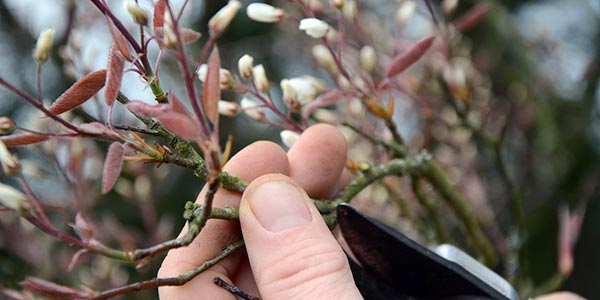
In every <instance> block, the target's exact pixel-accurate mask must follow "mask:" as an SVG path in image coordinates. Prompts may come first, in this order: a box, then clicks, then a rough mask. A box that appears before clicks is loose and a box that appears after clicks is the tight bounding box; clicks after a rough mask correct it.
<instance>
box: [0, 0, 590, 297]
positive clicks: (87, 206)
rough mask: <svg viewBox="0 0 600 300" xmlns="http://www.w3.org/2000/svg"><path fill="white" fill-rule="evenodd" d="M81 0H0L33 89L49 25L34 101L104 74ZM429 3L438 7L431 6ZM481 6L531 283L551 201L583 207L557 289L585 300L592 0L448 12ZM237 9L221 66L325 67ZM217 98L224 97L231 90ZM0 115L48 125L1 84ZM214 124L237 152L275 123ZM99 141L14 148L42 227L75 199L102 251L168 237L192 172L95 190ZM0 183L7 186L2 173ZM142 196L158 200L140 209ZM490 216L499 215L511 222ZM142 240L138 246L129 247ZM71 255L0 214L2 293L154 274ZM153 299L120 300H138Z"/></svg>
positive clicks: (414, 29) (163, 171) (478, 40)
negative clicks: (509, 106) (105, 246)
mask: <svg viewBox="0 0 600 300" xmlns="http://www.w3.org/2000/svg"><path fill="white" fill-rule="evenodd" d="M87 2H88V1H82V0H77V1H76V0H46V1H37V0H0V74H1V75H2V76H3V77H4V78H5V79H6V80H7V81H9V82H11V83H13V84H14V85H16V86H18V87H20V88H22V89H23V90H25V91H27V92H29V93H31V94H35V89H36V88H35V86H36V83H35V82H36V81H35V74H36V63H35V61H34V60H33V59H32V58H31V51H32V49H33V47H34V45H35V41H36V38H37V35H38V34H39V33H40V32H41V31H42V30H43V29H44V28H46V27H49V26H52V27H54V28H55V30H56V33H55V38H54V48H53V49H54V51H53V55H52V58H51V59H50V60H49V62H48V63H46V65H45V66H44V68H43V73H42V76H43V86H42V88H43V95H44V98H45V99H48V100H49V101H50V100H52V99H55V98H56V97H57V96H58V95H60V94H61V93H62V92H63V91H64V90H65V89H66V88H68V87H69V86H70V85H71V84H72V83H73V82H74V80H75V79H76V78H79V77H81V76H82V75H83V74H86V73H88V72H90V71H92V70H97V69H101V68H104V67H105V65H106V57H107V53H108V45H109V44H110V40H111V36H110V33H109V31H108V30H107V28H106V25H105V19H103V18H102V17H101V15H100V14H99V13H98V11H97V10H96V9H95V7H93V6H92V5H91V4H89V3H87ZM108 2H109V3H110V4H111V7H113V9H114V11H115V13H116V15H117V16H118V17H119V18H121V19H122V20H124V23H125V24H126V25H127V26H130V28H131V29H132V31H135V30H136V29H135V28H136V27H135V26H134V24H133V21H131V18H130V17H129V16H128V15H127V13H126V11H125V10H124V9H123V6H122V5H121V1H116V0H115V1H108ZM226 2H227V1H221V0H218V1H217V0H214V1H197V0H194V1H190V6H189V7H188V9H187V11H186V13H185V15H184V21H183V22H184V24H186V26H187V27H190V28H193V29H195V30H197V31H200V32H202V33H203V35H204V36H208V34H207V28H206V24H207V22H208V19H209V18H210V17H211V16H212V15H213V14H214V13H215V12H216V11H217V10H218V9H219V8H220V7H222V6H223V5H224V4H225V3H226ZM242 2H243V3H244V4H247V3H250V2H253V1H242ZM323 2H324V3H326V1H323ZM358 2H359V3H361V5H364V6H372V7H375V9H374V11H379V13H381V14H385V11H386V7H397V6H398V5H399V3H401V2H402V1H383V0H373V1H367V0H364V1H358ZM415 2H416V3H417V12H418V13H417V14H416V16H415V17H414V18H412V19H411V20H410V21H409V22H408V23H407V24H406V26H405V27H404V28H403V30H402V31H401V32H400V35H402V36H408V37H410V36H415V35H416V36H419V33H420V32H422V31H423V30H424V29H423V27H424V26H425V27H426V26H430V25H429V24H428V22H427V20H429V18H430V17H429V15H428V11H427V8H426V6H425V5H424V2H423V1H415ZM432 2H433V3H434V4H435V6H436V7H439V4H440V2H439V1H432ZM480 2H487V3H490V4H491V5H492V10H491V11H490V13H489V14H488V16H486V18H485V19H484V21H483V22H481V23H480V24H478V25H477V26H476V27H475V28H474V29H473V30H471V31H469V32H467V33H466V34H465V36H464V38H463V39H461V41H460V43H462V45H463V46H464V48H467V49H469V51H470V53H471V56H472V57H473V61H474V62H475V64H476V66H477V68H478V69H479V71H480V72H481V73H483V74H485V77H486V80H488V81H489V83H490V85H491V87H492V88H491V89H492V91H493V93H494V94H496V95H498V97H500V98H510V99H513V101H515V102H516V103H517V104H518V105H517V106H516V107H518V109H516V110H515V111H514V112H513V118H511V119H508V122H515V123H514V124H512V123H511V124H510V125H511V126H510V127H509V131H508V133H507V136H508V138H507V142H506V145H507V146H506V147H505V149H504V150H505V155H506V158H507V160H508V161H509V165H510V166H512V167H511V169H510V170H509V171H510V172H511V174H514V178H515V182H516V185H517V187H518V188H519V189H520V190H522V192H523V194H524V195H525V196H526V197H525V198H526V199H527V202H526V203H525V211H526V215H525V216H526V220H525V221H526V226H527V228H528V229H529V238H528V240H527V244H526V249H527V251H526V253H527V254H526V255H527V259H526V264H527V269H528V270H529V271H530V272H531V274H532V277H533V279H534V281H535V282H536V283H537V284H540V283H542V282H544V281H545V280H546V279H548V277H550V276H551V275H552V274H553V273H554V272H555V270H556V261H557V259H556V257H557V246H556V245H557V231H558V222H557V219H558V218H557V207H558V206H559V204H561V203H565V204H568V205H569V206H570V207H572V208H574V207H576V206H577V205H578V204H579V203H584V202H585V203H587V211H586V215H585V220H584V223H583V227H582V231H581V236H580V240H579V242H578V244H577V246H576V248H575V267H574V271H573V273H572V275H571V276H570V277H569V279H568V280H567V281H566V283H565V285H564V287H563V288H564V289H566V290H571V291H574V292H577V293H580V294H581V295H583V296H585V297H586V298H588V299H600V288H598V279H597V278H598V275H597V274H598V273H600V256H598V255H597V254H598V251H599V250H598V249H600V201H599V200H600V189H599V186H598V184H599V183H600V88H599V87H598V84H599V83H600V80H599V76H600V75H599V74H600V70H599V64H598V61H599V58H600V0H571V1H561V0H547V1H543V0H506V1H476V0H459V1H458V7H457V10H456V12H455V13H454V14H455V15H460V13H461V12H464V11H466V10H468V9H469V8H471V7H472V6H473V5H475V4H478V3H480ZM171 3H173V4H174V5H175V7H177V5H181V4H180V3H181V1H179V0H178V1H171ZM270 3H272V4H274V5H275V4H279V2H276V1H270ZM140 4H141V5H142V6H143V7H146V8H148V10H149V11H151V10H150V8H151V7H152V5H151V1H146V0H141V1H140ZM243 11H244V10H243V9H242V10H240V13H238V16H237V17H236V19H235V20H234V21H233V23H232V24H231V26H230V28H229V30H228V31H227V33H226V34H225V35H224V36H223V37H222V38H221V39H220V40H219V48H220V50H221V51H222V53H221V57H222V62H223V66H224V67H227V68H229V69H231V70H234V69H235V67H236V64H237V59H238V58H239V57H241V56H242V55H243V54H246V53H248V54H251V55H252V56H254V58H255V63H256V62H260V63H262V64H264V65H265V66H266V67H267V68H268V74H269V77H270V79H271V80H272V81H273V82H279V81H280V80H281V79H282V78H287V77H290V76H299V75H301V74H305V73H309V74H315V75H316V76H319V75H323V74H322V71H317V70H316V65H315V63H314V61H313V59H312V56H311V55H310V48H308V47H306V46H303V45H302V43H305V42H307V40H302V39H298V38H297V36H296V37H295V36H290V35H289V34H288V33H289V32H290V31H291V30H293V29H294V28H293V27H294V26H293V25H289V24H280V25H277V26H274V25H270V24H260V23H256V22H253V21H251V20H249V19H248V18H247V17H246V15H245V13H244V12H243ZM390 11H392V12H395V10H390ZM392 18H393V17H392ZM382 26H383V27H385V26H389V25H387V24H383V25H382ZM427 30H429V29H427ZM425 31H426V30H425ZM201 44H202V43H199V45H195V46H192V47H191V48H190V50H189V52H188V53H196V55H197V53H199V51H200V49H201V48H200V46H201ZM151 47H155V45H152V44H151ZM157 52H158V51H157V49H156V48H151V52H150V53H151V55H154V57H151V61H153V60H154V58H155V57H156V55H157ZM179 80H180V79H179V77H178V76H177V68H176V65H175V63H174V62H173V61H171V60H169V59H166V60H165V62H164V63H163V65H162V66H161V81H162V84H163V86H167V87H169V88H173V89H174V92H176V93H181V94H184V92H183V90H182V89H183V86H182V85H180V84H179V82H180V81H179ZM123 92H125V93H126V94H128V95H130V97H132V98H133V99H136V100H143V101H148V102H151V101H152V100H153V96H152V94H151V92H150V90H149V89H147V88H145V85H144V83H143V82H142V81H140V79H138V78H137V77H136V76H135V75H134V74H125V79H124V83H123ZM224 97H225V98H228V99H229V100H234V99H235V95H233V94H225V95H224ZM515 99H516V100H515ZM101 103H103V100H102V99H95V100H94V101H90V102H89V103H86V104H85V106H84V107H83V109H82V110H81V111H78V112H74V113H73V116H72V118H74V119H80V120H81V122H83V121H86V120H90V118H96V119H100V120H102V119H105V116H106V113H107V112H106V111H105V109H104V108H103V107H102V106H101ZM0 115H1V116H9V117H11V118H13V119H14V120H15V122H16V123H17V124H19V125H26V127H28V128H37V129H44V128H48V127H49V126H50V125H49V124H48V120H47V119H43V118H40V114H39V113H37V112H33V111H32V110H31V109H30V107H29V106H27V104H26V103H25V101H22V100H21V99H19V98H17V97H16V96H15V95H14V94H11V93H10V92H9V91H7V90H6V89H4V88H0ZM121 118H123V119H124V118H125V112H124V111H117V117H116V120H117V121H118V120H121ZM401 123H402V122H401ZM404 124H405V125H406V126H405V127H403V128H401V131H402V132H405V133H406V134H411V135H418V132H419V130H421V129H422V128H424V127H425V126H424V125H423V124H422V121H419V120H416V121H414V122H406V123H404ZM513 125H514V126H513ZM221 126H222V131H223V134H224V135H226V134H233V135H234V136H235V139H234V150H235V151H237V150H239V149H240V148H242V147H243V146H244V145H247V144H248V143H250V142H252V141H255V140H257V139H272V140H275V141H276V142H278V130H276V129H273V128H270V127H268V126H264V125H257V124H256V123H254V122H251V121H250V120H249V119H248V118H246V117H240V118H236V119H235V121H233V120H224V121H223V124H222V125H221ZM106 147H107V145H106V144H104V143H95V142H93V141H78V142H71V141H64V142H63V141H58V142H49V143H44V144H42V145H40V146H34V147H27V148H24V149H20V150H18V153H19V157H20V158H21V159H22V160H23V161H24V172H25V175H26V176H27V177H28V178H30V179H31V182H32V184H33V185H34V188H35V190H36V192H37V193H38V194H39V195H40V196H41V197H42V198H43V199H44V201H45V205H47V207H48V210H49V211H50V213H51V216H52V218H53V221H55V222H56V224H62V225H63V227H62V228H67V224H68V223H72V222H73V218H74V215H72V214H65V213H62V212H64V208H65V207H69V206H72V207H73V206H74V207H77V208H80V209H81V210H83V211H84V213H85V214H86V216H87V217H88V218H89V219H91V220H93V223H94V224H95V225H96V226H97V227H98V228H102V230H101V231H98V233H97V234H98V235H99V237H100V238H101V239H102V240H103V241H110V242H109V244H111V245H113V246H118V247H122V248H128V247H130V248H133V247H140V246H147V245H150V244H153V242H154V243H155V242H159V241H162V240H165V239H167V238H169V237H171V236H173V235H174V233H175V232H178V230H179V228H180V227H181V225H182V224H183V219H182V218H181V213H182V207H183V204H184V203H185V202H186V201H189V200H193V199H194V198H195V195H196V194H197V192H198V191H199V190H200V188H201V184H202V183H201V182H199V181H198V180H197V178H195V177H194V176H193V175H192V174H191V173H190V172H186V170H181V169H178V168H175V167H172V166H168V165H167V166H162V167H161V168H159V169H157V168H155V167H154V166H146V165H141V164H137V165H136V164H127V165H126V169H125V171H124V178H122V179H120V180H119V182H118V183H117V186H116V188H115V191H114V192H112V193H110V194H108V195H104V196H100V195H99V187H98V186H99V178H100V175H101V174H100V173H101V169H102V161H103V157H104V154H103V153H104V152H105V151H106ZM481 165H482V166H483V169H485V167H486V166H488V167H490V168H491V166H490V165H491V164H490V163H489V162H488V161H486V160H485V158H481ZM1 180H2V182H8V183H14V182H12V181H11V179H10V178H8V177H6V176H2V177H1ZM496 182H498V179H497V178H493V176H492V178H491V179H489V180H488V181H485V182H484V184H486V185H489V186H490V188H488V192H490V193H491V195H490V196H489V198H490V201H494V200H495V199H496V198H498V199H501V198H503V197H505V196H506V195H503V194H502V192H498V194H495V193H496V192H497V191H496V190H495V189H494V188H493V185H494V184H495V183H496ZM156 183H158V184H156ZM124 199H127V200H124ZM149 201H152V202H153V203H156V205H147V203H149ZM495 203H501V204H497V205H496V206H494V205H492V207H493V208H494V209H497V210H500V211H502V210H506V208H505V207H504V208H503V207H502V206H504V205H505V201H502V200H499V201H498V202H495ZM498 218H499V222H500V223H502V222H508V221H507V220H504V219H502V217H498ZM59 227H60V226H59ZM65 230H66V229H65ZM140 240H143V241H144V242H143V243H144V244H139V243H138V242H137V241H140ZM40 250H42V251H41V252H40ZM74 251H75V250H73V249H69V248H68V247H64V245H61V244H60V243H57V242H55V241H54V240H52V239H50V238H48V237H45V236H43V235H41V234H40V233H39V232H37V231H36V230H34V229H33V228H31V227H30V226H28V225H27V224H26V223H24V222H20V221H19V220H18V219H17V218H16V217H14V216H11V215H8V214H5V213H0V286H3V287H7V288H16V287H17V285H16V283H17V282H18V281H19V280H21V279H22V278H24V276H26V275H35V276H38V277H42V278H45V279H49V280H54V281H57V282H60V283H70V282H82V283H83V284H85V285H89V286H93V287H97V286H105V287H110V286H116V285H120V284H124V283H126V282H130V281H133V280H136V279H138V280H139V279H141V278H147V277H148V276H152V274H155V272H156V269H157V268H158V266H159V261H160V259H158V260H155V261H154V262H153V263H151V264H150V265H149V266H147V267H145V268H144V269H142V270H138V271H134V268H133V267H132V266H129V265H121V264H118V263H115V262H112V261H110V260H108V259H104V258H98V257H95V256H92V255H90V256H84V257H82V259H81V261H80V263H79V265H78V266H77V267H76V268H75V270H74V271H72V272H70V273H67V272H66V271H65V270H66V266H67V265H68V264H69V262H70V259H71V257H72V255H73V253H74ZM40 254H42V255H40ZM152 293H153V292H150V293H149V294H142V295H129V296H127V297H125V298H127V299H134V298H135V299H137V298H139V299H143V298H144V297H148V295H152Z"/></svg>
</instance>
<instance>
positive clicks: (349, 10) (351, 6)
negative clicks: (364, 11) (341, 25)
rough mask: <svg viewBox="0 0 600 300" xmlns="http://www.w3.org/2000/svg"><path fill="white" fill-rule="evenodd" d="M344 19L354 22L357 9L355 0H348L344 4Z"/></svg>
mask: <svg viewBox="0 0 600 300" xmlns="http://www.w3.org/2000/svg"><path fill="white" fill-rule="evenodd" d="M343 11H344V17H345V18H346V19H348V20H354V18H356V13H357V12H358V7H357V6H356V0H349V1H346V3H344V9H343Z"/></svg>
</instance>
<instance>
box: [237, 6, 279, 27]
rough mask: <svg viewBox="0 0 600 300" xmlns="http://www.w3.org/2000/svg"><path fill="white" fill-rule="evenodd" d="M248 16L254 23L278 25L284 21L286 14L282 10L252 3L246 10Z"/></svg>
mask: <svg viewBox="0 0 600 300" xmlns="http://www.w3.org/2000/svg"><path fill="white" fill-rule="evenodd" d="M246 14H248V17H249V18H250V19H252V20H254V21H257V22H262V23H277V22H281V20H283V17H285V12H284V11H283V10H282V9H280V8H276V7H273V6H271V5H268V4H264V3H252V4H250V5H248V8H246Z"/></svg>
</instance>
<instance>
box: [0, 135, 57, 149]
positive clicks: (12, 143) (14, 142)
mask: <svg viewBox="0 0 600 300" xmlns="http://www.w3.org/2000/svg"><path fill="white" fill-rule="evenodd" d="M48 138H49V137H48V136H47V135H42V134H35V133H21V134H13V135H7V136H1V137H0V141H2V142H4V144H5V145H6V146H7V147H18V146H24V145H29V144H35V143H39V142H43V141H45V140H47V139H48Z"/></svg>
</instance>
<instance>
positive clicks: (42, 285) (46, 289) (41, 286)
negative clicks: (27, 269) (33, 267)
mask: <svg viewBox="0 0 600 300" xmlns="http://www.w3.org/2000/svg"><path fill="white" fill-rule="evenodd" d="M19 285H21V286H22V287H23V288H24V289H26V290H29V291H32V292H34V293H37V294H40V295H43V296H46V297H50V298H68V299H84V298H87V297H90V296H91V295H90V294H89V293H87V292H84V291H80V290H76V289H74V288H72V287H68V286H64V285H59V284H56V283H54V282H50V281H46V280H44V279H40V278H36V277H30V276H28V277H26V278H25V280H23V281H21V282H19Z"/></svg>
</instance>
